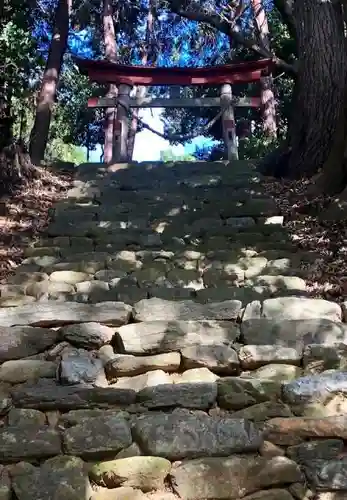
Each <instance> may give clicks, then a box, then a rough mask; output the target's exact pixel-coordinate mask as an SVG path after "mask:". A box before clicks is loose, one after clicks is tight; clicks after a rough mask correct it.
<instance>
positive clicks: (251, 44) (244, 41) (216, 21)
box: [168, 0, 297, 74]
mask: <svg viewBox="0 0 347 500" xmlns="http://www.w3.org/2000/svg"><path fill="white" fill-rule="evenodd" d="M289 1H291V0H289ZM168 3H169V7H170V9H171V11H172V12H174V13H175V14H177V15H178V16H181V17H184V18H186V19H189V20H191V21H197V22H200V23H206V24H208V25H210V26H212V27H213V28H215V29H216V30H218V31H220V32H221V33H224V34H226V35H227V36H229V37H231V38H232V39H233V40H234V41H235V42H237V43H238V44H240V45H243V46H244V47H246V48H247V49H250V50H252V51H253V52H255V53H256V54H257V55H258V56H261V57H264V58H265V59H268V58H269V59H272V60H273V62H274V63H275V64H276V66H277V67H278V68H281V69H283V70H285V71H286V72H288V73H291V74H296V72H297V69H296V67H295V66H293V65H292V64H289V63H287V62H286V61H283V60H282V59H279V58H278V57H276V56H275V55H274V54H273V53H272V52H271V51H269V50H267V49H266V48H265V47H262V46H260V45H259V44H258V43H257V42H256V41H255V40H252V39H250V38H246V37H245V36H244V35H243V34H242V32H241V29H240V27H239V26H238V25H237V24H235V25H233V24H230V23H229V22H227V21H224V20H222V19H221V18H220V17H219V16H218V14H207V13H205V12H203V11H201V10H186V9H183V8H182V7H181V4H182V2H181V1H180V0H168Z"/></svg>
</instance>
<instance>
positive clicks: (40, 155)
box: [29, 0, 72, 165]
mask: <svg viewBox="0 0 347 500" xmlns="http://www.w3.org/2000/svg"><path fill="white" fill-rule="evenodd" d="M71 2H72V0H59V3H58V6H57V10H56V14H55V23H54V28H53V37H52V41H51V45H50V49H49V54H48V59H47V64H46V68H45V72H44V74H43V80H42V85H41V89H40V93H39V96H38V102H37V107H36V115H35V121H34V126H33V128H32V131H31V137H30V149H29V151H30V156H31V160H32V162H33V163H34V164H37V165H39V164H40V163H41V161H42V160H43V159H44V155H45V150H46V146H47V141H48V134H49V126H50V122H51V117H52V109H53V106H54V101H55V97H56V91H57V86H58V81H59V76H60V71H61V66H62V62H63V57H64V54H65V51H66V47H67V40H68V35H69V22H70V13H71Z"/></svg>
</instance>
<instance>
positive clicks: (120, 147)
mask: <svg viewBox="0 0 347 500" xmlns="http://www.w3.org/2000/svg"><path fill="white" fill-rule="evenodd" d="M130 91H131V86H130V85H124V84H122V85H120V86H119V90H118V99H119V101H121V103H122V104H118V106H117V122H119V126H120V134H119V133H118V134H117V135H116V134H115V137H114V141H113V146H114V147H113V154H112V157H113V162H115V163H117V162H120V163H126V162H127V161H128V148H127V142H128V133H129V117H128V112H129V107H130ZM114 131H115V132H116V127H114Z"/></svg>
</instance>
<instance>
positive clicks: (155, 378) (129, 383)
mask: <svg viewBox="0 0 347 500" xmlns="http://www.w3.org/2000/svg"><path fill="white" fill-rule="evenodd" d="M116 380H117V382H116V383H113V384H112V385H111V387H114V388H115V389H132V390H133V391H136V392H139V391H141V390H142V389H145V388H146V387H155V386H158V385H163V384H172V383H173V381H172V380H171V378H170V375H169V374H168V373H166V372H164V371H163V370H153V371H149V372H146V373H141V374H140V375H134V376H132V377H120V378H118V379H117V378H116ZM110 381H112V377H111V379H110Z"/></svg>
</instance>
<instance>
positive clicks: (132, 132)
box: [128, 0, 155, 161]
mask: <svg viewBox="0 0 347 500" xmlns="http://www.w3.org/2000/svg"><path fill="white" fill-rule="evenodd" d="M153 3H154V2H153V0H149V6H148V15H147V25H146V42H145V45H144V47H143V53H142V58H141V62H142V64H143V65H144V66H146V65H147V63H148V55H149V51H150V48H151V45H152V43H153V34H154V19H155V8H154V5H153ZM152 52H153V53H154V51H152ZM154 62H155V61H152V63H154ZM146 93H147V88H146V87H138V88H137V89H136V97H145V96H146ZM139 111H140V110H139V109H136V110H134V112H133V118H132V120H131V124H130V129H129V137H128V158H129V161H131V160H132V157H133V154H134V146H135V137H136V132H137V125H138V116H139Z"/></svg>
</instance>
